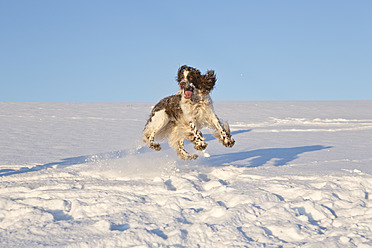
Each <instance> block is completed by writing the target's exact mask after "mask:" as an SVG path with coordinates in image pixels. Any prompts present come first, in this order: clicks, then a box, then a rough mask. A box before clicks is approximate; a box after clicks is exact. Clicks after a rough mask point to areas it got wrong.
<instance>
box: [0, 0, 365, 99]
mask: <svg viewBox="0 0 372 248" xmlns="http://www.w3.org/2000/svg"><path fill="white" fill-rule="evenodd" d="M371 13H372V1H370V0H364V1H363V0H358V1H349V0H348V1H344V0H329V1H328V0H312V1H298V0H296V1H291V0H288V1H287V0H286V1H262V0H257V1H249V0H244V1H234V0H232V1H219V0H216V1H193V0H188V1H177V0H172V1H144V0H135V1H129V0H128V1H125V0H107V1H103V0H101V1H96V0H64V1H50V0H33V1H29V0H12V1H9V0H0V33H1V36H0V37H1V38H0V54H1V55H0V101H3V102H6V101H21V102H25V101H44V102H156V101H158V100H160V99H161V98H163V97H165V96H168V95H171V94H174V93H175V92H176V91H177V83H176V81H175V76H176V73H177V69H178V67H179V66H181V65H183V64H187V65H190V66H193V67H197V68H199V69H200V70H201V71H202V72H204V71H206V70H207V69H214V70H215V71H216V74H217V77H218V81H217V85H216V88H215V90H214V92H213V93H212V97H213V99H214V100H215V101H231V100H240V101H249V100H368V99H372V31H371V30H372V29H371V25H372V15H371Z"/></svg>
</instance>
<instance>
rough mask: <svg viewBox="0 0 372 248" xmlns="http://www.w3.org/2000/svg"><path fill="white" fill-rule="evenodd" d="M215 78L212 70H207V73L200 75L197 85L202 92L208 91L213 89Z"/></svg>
mask: <svg viewBox="0 0 372 248" xmlns="http://www.w3.org/2000/svg"><path fill="white" fill-rule="evenodd" d="M216 81H217V78H216V74H215V73H214V70H208V71H207V73H205V74H204V75H202V76H201V82H200V85H199V88H200V90H202V91H203V92H204V93H207V94H208V93H209V92H210V91H212V90H213V87H214V85H215V84H216Z"/></svg>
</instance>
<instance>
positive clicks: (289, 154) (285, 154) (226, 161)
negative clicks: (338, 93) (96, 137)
mask: <svg viewBox="0 0 372 248" xmlns="http://www.w3.org/2000/svg"><path fill="white" fill-rule="evenodd" d="M250 131H251V130H250V129H249V130H238V131H233V132H231V134H232V135H236V134H241V133H246V132H250ZM205 138H206V141H210V140H212V139H214V137H213V136H212V135H211V134H207V135H205ZM162 146H163V149H162V150H167V149H170V147H169V146H168V145H167V144H164V145H162ZM329 148H332V146H322V145H314V146H301V147H291V148H267V149H257V150H253V151H246V152H235V153H226V154H220V155H213V156H211V157H210V158H203V159H201V160H202V161H203V163H205V165H207V166H226V165H234V166H237V167H258V166H262V165H265V164H266V163H268V162H269V161H270V160H273V159H274V160H275V162H274V166H282V165H285V164H287V163H289V162H291V161H293V160H295V159H297V158H298V157H299V155H300V154H302V153H306V152H314V151H319V150H323V149H329ZM147 152H153V151H152V150H150V149H149V148H147V147H141V148H139V149H127V150H120V151H112V152H105V153H100V154H95V155H86V156H77V157H71V158H64V159H61V161H58V162H52V163H46V164H43V165H36V166H34V167H31V168H28V167H22V168H20V169H3V170H0V177H4V176H10V175H15V174H23V173H29V172H33V171H40V170H44V169H48V168H52V167H56V168H66V167H68V166H71V165H78V164H85V163H91V162H95V161H100V160H113V159H120V158H125V157H126V156H128V155H136V154H143V153H147ZM246 159H250V160H249V162H244V163H241V164H234V163H237V162H239V161H243V160H246Z"/></svg>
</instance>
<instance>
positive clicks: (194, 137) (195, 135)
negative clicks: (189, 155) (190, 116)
mask: <svg viewBox="0 0 372 248" xmlns="http://www.w3.org/2000/svg"><path fill="white" fill-rule="evenodd" d="M189 127H190V128H191V137H190V139H189V140H190V141H191V142H192V143H194V145H195V146H194V148H195V149H196V150H199V151H204V150H205V148H207V145H208V144H207V143H205V138H204V137H203V134H202V133H201V132H200V131H198V129H197V128H196V125H195V123H194V122H192V121H190V122H189Z"/></svg>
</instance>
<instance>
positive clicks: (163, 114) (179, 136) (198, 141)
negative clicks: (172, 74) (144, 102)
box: [143, 65, 235, 161]
mask: <svg viewBox="0 0 372 248" xmlns="http://www.w3.org/2000/svg"><path fill="white" fill-rule="evenodd" d="M177 81H178V85H179V87H180V89H179V91H178V92H177V93H176V94H175V95H172V96H169V97H166V98H164V99H162V100H161V101H160V102H158V103H157V104H156V105H155V106H154V108H153V109H152V111H151V114H150V118H149V120H148V121H147V123H146V126H145V128H144V130H143V141H144V142H145V143H146V144H147V145H148V146H149V147H150V148H151V149H153V150H155V151H160V149H161V146H160V144H158V143H155V139H157V140H162V139H168V142H169V145H170V146H171V147H173V148H174V149H175V150H176V151H177V154H178V157H179V158H180V159H183V160H185V161H186V160H193V159H196V158H197V157H198V155H196V154H189V153H188V152H187V151H185V149H184V143H183V142H184V140H185V139H187V140H189V141H190V142H192V143H193V144H194V148H195V149H196V150H200V151H203V150H205V148H206V147H207V143H206V142H205V138H204V137H203V135H202V133H201V132H200V131H199V130H200V129H201V128H203V127H209V128H211V129H214V130H215V133H214V136H215V137H216V138H217V139H218V140H219V141H220V142H221V143H222V145H224V146H226V147H232V146H233V145H234V143H235V140H233V139H232V138H231V134H230V128H229V125H228V124H227V123H225V124H223V123H222V122H221V121H220V120H219V119H218V117H217V116H216V114H215V113H214V110H213V102H212V99H211V98H210V96H209V93H210V92H211V91H212V90H213V87H214V85H215V83H216V76H215V74H214V71H213V70H209V71H207V73H206V74H201V73H200V71H199V70H198V69H195V68H193V67H189V66H186V65H183V66H181V67H180V68H179V70H178V76H177Z"/></svg>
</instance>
